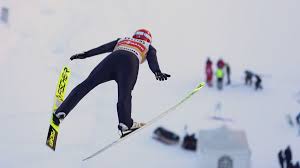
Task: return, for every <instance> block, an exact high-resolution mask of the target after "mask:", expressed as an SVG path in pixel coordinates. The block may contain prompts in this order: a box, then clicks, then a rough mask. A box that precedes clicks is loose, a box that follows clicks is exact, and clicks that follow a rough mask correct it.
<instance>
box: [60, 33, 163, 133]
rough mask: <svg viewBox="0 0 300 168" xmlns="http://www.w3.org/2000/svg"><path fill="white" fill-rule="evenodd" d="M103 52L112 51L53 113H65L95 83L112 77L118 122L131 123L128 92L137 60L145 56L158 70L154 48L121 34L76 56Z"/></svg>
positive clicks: (139, 60)
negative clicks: (119, 37)
mask: <svg viewBox="0 0 300 168" xmlns="http://www.w3.org/2000/svg"><path fill="white" fill-rule="evenodd" d="M107 52H112V53H111V54H109V55H108V56H107V57H106V58H104V59H103V60H102V61H101V62H100V63H99V64H98V65H97V66H96V67H95V68H94V69H93V70H92V72H91V73H90V74H89V76H88V77H87V78H86V79H85V80H84V81H83V82H82V83H80V84H79V85H77V86H76V87H75V88H74V89H73V90H72V91H71V92H70V94H69V95H68V96H67V98H66V99H65V101H64V102H63V103H62V104H61V106H60V107H59V108H58V109H57V111H56V113H58V112H65V113H66V115H67V114H68V113H69V112H70V111H71V110H72V109H73V108H74V107H75V106H76V105H77V104H78V103H79V101H80V100H81V99H82V98H83V97H84V96H85V95H86V94H87V93H89V92H90V91H91V90H92V89H93V88H95V87H96V86H97V85H99V84H101V83H104V82H107V81H111V80H114V81H116V83H117V85H118V102H117V112H118V119H119V123H123V124H125V125H127V126H128V127H129V128H130V127H131V126H132V124H133V120H132V118H131V98H132V97H131V92H132V90H133V88H134V85H135V83H136V80H137V76H138V70H139V64H142V63H143V62H144V61H145V60H147V62H148V65H149V68H150V70H151V71H152V72H153V73H155V72H160V68H159V65H158V61H157V56H156V49H155V48H154V47H153V46H152V45H150V43H147V42H146V41H143V40H139V39H134V38H130V37H125V38H122V39H117V40H115V41H112V42H110V43H107V44H104V45H102V46H100V47H97V48H94V49H92V50H89V51H87V52H85V53H84V56H83V57H81V58H80V59H84V58H87V57H91V56H95V55H98V54H102V53H107Z"/></svg>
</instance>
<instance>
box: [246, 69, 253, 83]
mask: <svg viewBox="0 0 300 168" xmlns="http://www.w3.org/2000/svg"><path fill="white" fill-rule="evenodd" d="M252 76H253V73H252V72H251V71H248V70H246V71H245V85H249V86H251V85H252Z"/></svg>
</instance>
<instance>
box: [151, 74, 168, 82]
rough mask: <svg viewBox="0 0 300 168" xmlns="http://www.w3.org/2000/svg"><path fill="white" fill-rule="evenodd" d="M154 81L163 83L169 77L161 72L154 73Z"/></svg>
mask: <svg viewBox="0 0 300 168" xmlns="http://www.w3.org/2000/svg"><path fill="white" fill-rule="evenodd" d="M154 74H155V77H156V80H160V81H164V80H167V79H168V78H169V77H171V75H169V74H166V73H161V72H154Z"/></svg>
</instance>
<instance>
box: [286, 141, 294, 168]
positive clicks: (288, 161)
mask: <svg viewBox="0 0 300 168" xmlns="http://www.w3.org/2000/svg"><path fill="white" fill-rule="evenodd" d="M284 156H285V162H286V168H293V164H292V159H293V158H292V150H291V147H290V146H288V147H287V148H286V149H285V151H284Z"/></svg>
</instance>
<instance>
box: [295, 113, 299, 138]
mask: <svg viewBox="0 0 300 168" xmlns="http://www.w3.org/2000/svg"><path fill="white" fill-rule="evenodd" d="M296 124H297V125H298V134H299V136H300V112H299V113H298V115H297V116H296Z"/></svg>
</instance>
